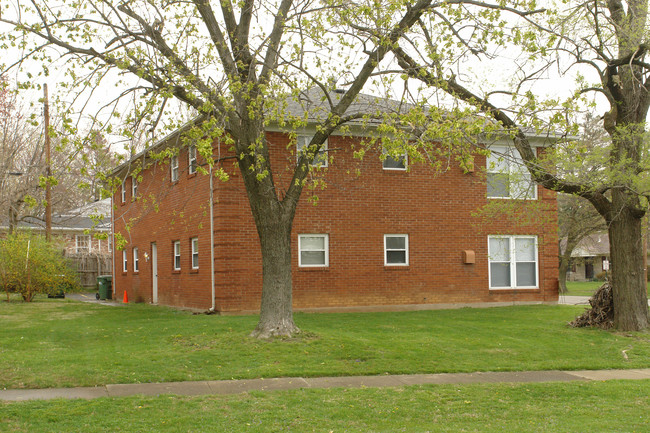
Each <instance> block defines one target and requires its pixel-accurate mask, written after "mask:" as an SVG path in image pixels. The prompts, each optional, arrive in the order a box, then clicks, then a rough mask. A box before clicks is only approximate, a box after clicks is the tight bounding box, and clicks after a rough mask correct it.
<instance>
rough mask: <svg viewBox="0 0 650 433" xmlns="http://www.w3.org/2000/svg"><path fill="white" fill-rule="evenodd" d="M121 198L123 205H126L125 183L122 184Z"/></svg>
mask: <svg viewBox="0 0 650 433" xmlns="http://www.w3.org/2000/svg"><path fill="white" fill-rule="evenodd" d="M120 196H121V198H122V203H125V202H126V185H124V182H122V185H121V194H120Z"/></svg>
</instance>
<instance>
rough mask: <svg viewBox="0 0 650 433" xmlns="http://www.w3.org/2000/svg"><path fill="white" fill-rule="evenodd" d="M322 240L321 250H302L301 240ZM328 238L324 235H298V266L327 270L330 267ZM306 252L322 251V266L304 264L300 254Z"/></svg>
mask: <svg viewBox="0 0 650 433" xmlns="http://www.w3.org/2000/svg"><path fill="white" fill-rule="evenodd" d="M307 237H309V238H323V239H324V242H323V248H324V249H322V250H320V249H317V250H316V249H303V242H302V239H303V238H307ZM329 239H330V237H329V235H328V234H325V233H313V234H312V233H304V234H300V235H298V266H299V267H301V268H327V267H329V265H330V240H329ZM308 251H322V252H324V253H325V254H324V263H322V264H306V263H303V262H302V253H303V252H308Z"/></svg>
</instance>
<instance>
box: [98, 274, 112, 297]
mask: <svg viewBox="0 0 650 433" xmlns="http://www.w3.org/2000/svg"><path fill="white" fill-rule="evenodd" d="M112 282H113V277H112V276H111V275H100V276H98V277H97V292H98V293H97V299H101V300H102V301H105V300H107V299H111V298H112V297H113V286H112Z"/></svg>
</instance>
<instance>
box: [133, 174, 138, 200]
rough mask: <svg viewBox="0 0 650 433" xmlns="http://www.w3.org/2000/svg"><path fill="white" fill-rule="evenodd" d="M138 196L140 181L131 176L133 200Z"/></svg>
mask: <svg viewBox="0 0 650 433" xmlns="http://www.w3.org/2000/svg"><path fill="white" fill-rule="evenodd" d="M137 196H138V179H137V178H136V177H135V176H131V200H135V198H136V197H137Z"/></svg>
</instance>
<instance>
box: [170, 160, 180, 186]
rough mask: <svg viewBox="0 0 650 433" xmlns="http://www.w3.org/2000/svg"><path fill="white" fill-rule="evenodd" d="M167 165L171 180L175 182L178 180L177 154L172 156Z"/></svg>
mask: <svg viewBox="0 0 650 433" xmlns="http://www.w3.org/2000/svg"><path fill="white" fill-rule="evenodd" d="M169 166H170V168H171V179H172V182H176V181H177V180H178V155H174V156H172V159H171V161H170V163H169Z"/></svg>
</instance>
